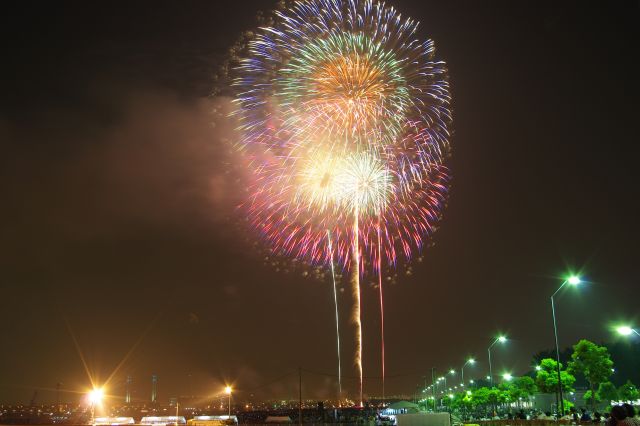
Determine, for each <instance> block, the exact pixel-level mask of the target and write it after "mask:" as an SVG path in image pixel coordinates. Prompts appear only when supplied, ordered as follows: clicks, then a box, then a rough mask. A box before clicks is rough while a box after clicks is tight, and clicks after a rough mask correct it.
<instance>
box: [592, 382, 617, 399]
mask: <svg viewBox="0 0 640 426" xmlns="http://www.w3.org/2000/svg"><path fill="white" fill-rule="evenodd" d="M596 400H597V401H608V402H611V401H617V400H618V389H616V387H615V386H614V385H613V383H611V382H603V383H600V386H598V391H597V392H596Z"/></svg>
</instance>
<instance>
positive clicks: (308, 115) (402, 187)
mask: <svg viewBox="0 0 640 426" xmlns="http://www.w3.org/2000/svg"><path fill="white" fill-rule="evenodd" d="M283 4H284V6H283V7H282V8H281V9H279V10H277V11H275V12H274V14H273V17H272V18H271V19H269V20H267V25H265V26H264V27H262V28H259V29H257V30H256V31H254V32H252V33H251V34H250V36H247V37H248V39H247V43H246V45H245V46H244V47H243V48H241V49H238V50H237V52H236V56H237V59H238V60H237V64H236V65H237V66H235V67H233V71H232V73H233V87H234V89H235V91H236V93H235V103H236V107H237V108H236V113H235V114H236V117H237V118H238V120H239V123H240V124H239V130H240V133H241V137H240V141H239V143H238V147H239V149H240V150H241V152H242V154H243V156H244V158H245V161H246V164H247V166H248V168H249V169H250V172H251V176H250V182H249V184H248V197H247V201H246V202H245V203H244V205H243V208H244V209H245V210H246V212H247V216H248V220H249V222H250V223H251V224H252V226H253V227H254V228H255V229H256V231H257V232H259V233H260V235H261V236H262V237H263V238H264V240H265V241H267V242H268V243H269V244H270V245H271V247H272V249H273V251H274V252H275V253H277V254H279V255H284V256H290V257H295V258H299V259H303V260H305V261H307V262H310V263H312V264H319V265H331V268H332V272H333V268H334V264H335V265H338V267H340V268H341V269H342V270H343V271H348V272H351V285H352V294H353V299H354V303H353V316H354V323H355V326H356V337H357V342H356V357H355V358H356V366H357V369H358V371H359V374H360V377H361V380H360V399H361V400H362V388H363V383H362V321H361V310H360V297H361V291H362V289H361V288H360V278H361V275H363V276H365V275H367V274H374V275H375V274H377V275H378V285H379V299H380V310H381V321H382V325H381V335H382V336H381V337H382V339H381V343H382V344H381V352H382V370H383V377H384V369H385V366H384V362H385V361H384V299H383V289H382V274H383V271H384V270H387V269H392V268H396V267H397V266H398V264H400V263H405V262H410V261H411V259H412V257H413V256H415V254H416V253H417V252H420V251H421V250H422V249H423V248H424V247H425V245H426V243H427V242H428V240H429V238H430V236H431V235H432V234H433V233H434V232H435V230H436V225H437V223H438V221H439V220H440V218H441V215H442V210H443V208H444V206H445V203H446V196H447V191H448V187H449V171H448V169H447V167H446V166H445V160H446V159H447V158H448V156H449V153H450V148H449V138H450V130H449V129H450V125H451V121H452V118H451V112H450V101H451V97H450V94H449V83H448V77H447V73H446V67H445V63H444V62H442V61H439V60H437V59H436V58H435V46H434V43H433V42H432V41H431V40H426V41H420V40H419V39H418V38H417V36H416V35H417V28H418V23H417V22H416V21H413V20H412V19H409V18H404V17H401V16H400V15H399V13H398V12H397V11H396V10H395V9H394V8H392V7H388V6H386V5H385V4H384V3H381V2H377V1H373V0H300V1H296V2H288V1H285V2H284V3H283ZM332 276H333V277H335V274H333V275H332ZM347 276H348V275H347ZM334 287H335V279H334ZM336 299H337V297H336ZM383 382H384V380H383ZM383 387H384V384H383ZM361 402H362V401H361Z"/></svg>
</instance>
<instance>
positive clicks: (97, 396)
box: [89, 388, 104, 425]
mask: <svg viewBox="0 0 640 426" xmlns="http://www.w3.org/2000/svg"><path fill="white" fill-rule="evenodd" d="M103 396H104V391H103V390H102V389H100V388H93V389H92V390H91V391H90V392H89V403H90V404H91V424H92V425H93V424H95V423H96V412H95V409H96V405H99V404H100V403H102V398H103Z"/></svg>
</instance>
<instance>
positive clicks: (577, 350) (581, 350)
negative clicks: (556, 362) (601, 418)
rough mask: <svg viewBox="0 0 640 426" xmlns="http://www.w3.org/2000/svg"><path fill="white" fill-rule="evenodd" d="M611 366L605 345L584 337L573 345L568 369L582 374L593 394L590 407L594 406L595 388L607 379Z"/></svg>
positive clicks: (609, 375) (573, 372)
mask: <svg viewBox="0 0 640 426" xmlns="http://www.w3.org/2000/svg"><path fill="white" fill-rule="evenodd" d="M612 368H613V361H611V356H610V355H609V351H608V350H607V348H606V347H604V346H598V345H596V344H595V343H593V342H590V341H589V340H584V339H583V340H580V341H579V342H578V343H576V344H575V345H574V346H573V354H572V355H571V362H569V371H570V372H571V373H572V374H576V373H577V374H582V375H583V376H584V378H585V379H586V380H587V382H588V383H589V389H590V390H591V395H595V398H591V401H592V402H591V407H592V408H595V406H594V403H595V399H596V398H597V394H596V390H597V389H598V387H599V386H600V384H601V383H604V382H607V381H609V377H611V372H612Z"/></svg>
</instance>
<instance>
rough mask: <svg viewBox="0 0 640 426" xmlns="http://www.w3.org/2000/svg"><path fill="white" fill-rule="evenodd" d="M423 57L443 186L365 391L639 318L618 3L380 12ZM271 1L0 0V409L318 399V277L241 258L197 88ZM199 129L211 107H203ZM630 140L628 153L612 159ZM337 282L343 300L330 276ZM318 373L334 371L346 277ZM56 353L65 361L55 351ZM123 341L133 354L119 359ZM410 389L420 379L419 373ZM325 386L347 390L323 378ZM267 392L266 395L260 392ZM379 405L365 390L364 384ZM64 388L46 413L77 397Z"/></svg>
mask: <svg viewBox="0 0 640 426" xmlns="http://www.w3.org/2000/svg"><path fill="white" fill-rule="evenodd" d="M389 3H390V4H393V5H394V6H396V7H397V8H398V9H399V10H400V11H401V12H402V13H403V14H405V15H408V16H411V17H413V18H415V19H417V20H419V21H421V31H422V33H421V37H422V38H426V37H430V38H433V39H434V40H435V42H436V47H437V49H438V56H439V57H440V58H442V59H444V60H446V61H447V63H448V68H449V73H450V78H451V84H452V88H453V96H454V103H453V111H454V129H455V133H454V136H453V138H452V146H453V156H452V158H451V161H450V162H449V165H450V167H451V169H452V173H453V176H454V179H453V181H452V188H451V192H450V200H449V204H448V207H447V209H446V211H445V215H444V219H443V220H442V222H441V223H440V228H439V230H438V232H437V233H436V234H435V236H434V239H433V242H434V245H433V246H432V247H430V248H428V249H427V250H426V251H425V252H424V253H423V261H422V262H417V261H416V262H414V263H413V267H412V273H411V274H410V275H406V274H405V272H404V269H402V270H400V271H399V274H400V277H399V279H398V280H397V283H395V284H393V285H391V286H388V287H386V288H385V290H386V310H385V321H386V329H387V334H386V343H387V353H386V356H387V374H388V376H389V378H388V380H387V394H411V393H413V391H414V390H415V386H416V384H417V383H421V382H422V378H421V377H422V376H423V375H424V374H426V373H428V372H429V371H430V369H431V367H436V368H437V369H438V370H439V371H440V372H442V371H444V370H445V369H448V368H450V367H456V368H459V367H460V365H461V364H462V363H463V360H464V358H465V357H466V356H467V355H475V356H476V357H477V359H478V361H479V364H478V365H477V366H476V367H473V368H469V367H468V368H467V370H466V371H465V373H466V374H465V376H466V375H467V374H468V375H469V378H471V377H479V376H484V375H486V374H487V369H488V367H487V361H486V348H487V346H488V344H489V343H490V340H491V338H492V336H495V335H496V334H497V333H498V332H499V331H502V332H505V333H507V334H508V335H509V336H510V338H511V340H510V341H509V343H508V344H507V345H506V346H504V347H495V349H494V352H493V355H494V360H495V361H494V372H495V373H496V374H498V373H500V372H502V371H510V372H512V373H514V374H522V373H524V372H526V371H527V370H528V369H529V366H530V363H531V357H532V355H533V354H534V353H536V352H538V351H540V350H544V349H549V348H552V347H553V329H552V323H551V311H550V305H549V296H550V295H551V293H553V292H554V291H555V290H556V288H557V286H559V285H560V283H561V282H562V277H563V275H564V274H565V273H566V272H567V271H574V272H579V273H581V274H582V275H583V277H584V278H585V279H586V280H588V281H589V282H588V283H586V284H585V285H584V286H583V287H582V288H580V289H579V290H573V289H571V290H568V291H567V292H565V293H562V294H561V295H560V296H559V297H558V299H557V301H558V323H559V333H560V343H561V346H569V345H570V344H573V343H575V342H576V341H577V340H578V339H579V338H588V339H591V340H595V341H598V342H601V341H609V340H611V339H613V337H612V334H611V331H610V330H609V328H608V327H609V326H610V325H611V324H612V323H613V322H616V321H620V320H626V321H630V322H632V323H633V322H634V321H635V324H636V325H640V312H639V310H638V302H639V301H640V296H639V294H638V278H637V277H638V273H637V268H638V256H637V255H638V241H639V240H640V226H639V224H638V218H639V217H640V211H639V209H638V200H637V197H638V190H637V184H638V183H639V179H638V168H637V157H636V155H635V152H636V150H635V149H634V148H635V146H634V145H636V143H637V141H638V136H637V135H638V130H637V126H638V103H637V101H638V99H639V97H638V95H639V93H638V75H640V70H639V69H638V66H637V56H638V52H639V51H640V50H639V46H638V44H637V42H634V41H633V40H638V39H640V37H639V34H638V32H639V31H638V29H639V28H640V26H639V25H638V18H639V17H640V13H639V10H640V8H639V4H638V3H637V2H605V1H602V2H593V3H592V4H586V2H579V1H572V2H562V4H560V3H561V2H556V1H543V2H538V1H536V2H532V1H528V2H512V1H505V2H495V1H494V2H476V1H459V2H444V1H442V2H427V1H417V0H416V1H410V0H394V1H390V2H389ZM273 6H274V2H273V1H267V0H265V1H242V2H240V1H209V2H205V1H200V2H198V1H190V2H174V3H170V2H134V3H131V4H130V2H127V3H124V2H123V3H113V2H77V3H74V2H65V3H61V2H60V3H54V2H47V3H44V2H31V3H30V2H22V3H21V4H20V6H19V7H18V6H10V5H8V4H3V6H2V9H3V10H2V13H0V15H1V16H2V18H0V19H1V22H2V25H1V27H2V30H1V31H2V32H3V35H2V43H3V49H2V75H3V77H2V82H3V86H4V87H3V89H2V93H1V94H0V104H1V111H0V194H1V199H0V200H1V201H0V241H1V244H0V287H1V289H2V290H1V292H0V301H1V309H0V339H1V344H0V401H2V402H27V401H28V400H29V399H30V398H31V395H32V394H33V391H34V389H39V390H40V391H39V397H38V398H39V400H40V401H43V402H47V401H53V400H54V398H55V393H54V392H53V391H50V392H47V391H46V389H49V390H52V389H54V388H55V384H56V383H57V382H61V383H63V385H62V388H63V389H65V390H68V391H83V390H84V389H87V388H88V387H89V383H90V382H89V379H88V378H87V374H86V373H85V371H84V368H83V366H82V362H81V360H80V356H79V351H81V352H82V354H83V355H84V357H85V359H86V361H87V364H88V366H89V368H90V370H91V371H92V372H93V373H94V375H95V376H96V377H97V379H98V380H100V381H104V380H106V379H107V377H108V376H109V375H110V374H111V373H112V372H113V371H114V369H115V368H116V366H117V365H118V364H119V363H120V362H121V361H122V360H123V359H124V357H125V356H126V355H127V353H128V352H130V356H129V357H128V358H127V359H126V360H125V362H124V363H122V366H121V368H120V369H119V370H118V371H117V372H116V374H115V375H114V378H113V379H112V381H111V385H110V390H109V393H112V394H118V395H122V394H123V383H124V379H125V377H126V375H132V376H133V377H134V383H135V386H134V395H133V396H134V399H136V400H146V399H148V398H149V395H150V376H151V374H158V376H159V398H160V400H161V401H167V400H168V398H169V397H171V396H176V395H189V394H195V395H202V396H205V395H214V394H216V393H217V392H219V391H220V389H221V386H222V384H223V383H224V382H225V381H228V382H232V383H234V386H235V387H236V388H237V395H238V398H240V399H244V398H250V397H251V395H253V396H254V397H255V398H271V397H277V398H288V397H291V398H295V397H297V388H296V386H297V377H294V376H288V377H286V378H284V379H282V380H279V381H278V380H276V379H278V378H280V377H281V376H284V375H286V374H288V373H290V372H292V371H296V369H297V368H298V366H300V367H302V368H304V369H306V370H310V371H314V372H317V373H326V374H328V375H326V376H323V375H320V374H311V373H305V376H304V382H305V387H304V389H305V396H308V397H317V398H321V397H333V396H334V395H335V378H333V377H330V376H329V375H331V374H335V373H336V357H335V324H334V317H333V309H334V308H333V294H332V289H331V285H330V283H329V282H328V281H324V282H322V281H318V280H314V279H313V278H311V277H308V276H307V277H305V276H304V273H303V272H304V271H302V270H301V269H298V270H295V271H291V272H289V273H288V274H285V273H283V272H282V271H276V269H277V268H276V267H274V266H271V265H270V264H265V261H264V252H263V251H262V250H261V249H259V245H256V244H255V243H256V240H257V238H258V237H257V236H256V235H254V234H253V233H252V232H251V231H250V230H249V229H247V228H246V227H245V226H244V225H243V222H242V217H238V216H239V215H241V212H240V211H238V210H235V205H236V204H237V202H238V197H239V195H240V194H242V191H243V188H241V187H238V185H237V184H236V181H235V180H234V179H233V178H232V176H231V174H230V173H229V172H228V167H227V166H226V164H227V161H228V152H229V144H230V142H232V141H230V139H231V136H230V135H233V132H232V131H231V127H230V124H229V123H228V122H226V121H225V120H224V118H223V117H224V115H223V113H224V112H225V111H226V110H225V109H224V108H225V105H227V102H228V101H227V100H226V99H221V98H212V97H210V96H209V95H210V94H211V91H212V88H213V87H214V75H215V73H216V71H217V69H218V67H219V66H220V64H221V63H222V60H223V59H224V56H225V53H226V51H227V49H228V47H229V46H230V45H231V44H232V43H233V42H234V41H235V40H236V39H237V38H238V36H239V35H240V33H241V31H244V30H248V29H250V28H252V27H254V26H255V25H256V20H255V17H256V15H257V12H258V11H259V10H264V11H266V10H269V9H271V8H273ZM221 113H222V114H221ZM634 141H635V142H634ZM366 284H367V285H365V286H364V287H363V305H364V311H363V321H364V338H365V340H364V369H365V375H367V376H374V377H375V376H379V375H380V355H379V345H380V342H379V307H378V304H377V295H378V293H377V290H376V289H374V288H373V287H371V286H369V285H368V282H367V283H366ZM343 286H345V283H343ZM340 301H341V315H342V318H343V320H344V321H343V323H342V331H343V336H342V337H343V367H344V369H345V373H344V374H345V375H346V376H350V377H352V376H355V374H356V371H355V369H354V368H352V362H351V354H352V353H353V344H352V340H353V338H352V329H351V327H350V326H349V322H348V315H349V305H350V296H349V291H348V286H347V287H345V288H344V293H342V294H341V296H340ZM74 338H75V340H76V341H77V347H78V348H79V349H77V348H76V345H75V344H74ZM136 343H138V345H137V346H136ZM429 374H430V373H429ZM345 381H346V384H347V387H348V388H349V390H350V392H351V395H355V381H354V380H352V379H346V380H345ZM270 383H271V384H270ZM365 393H367V394H370V395H379V394H380V381H379V380H378V379H375V378H373V379H370V380H366V381H365ZM78 398H79V397H78V395H76V394H73V393H71V392H69V393H67V394H65V396H64V397H63V400H69V401H71V400H74V401H75V400H77V399H78Z"/></svg>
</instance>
